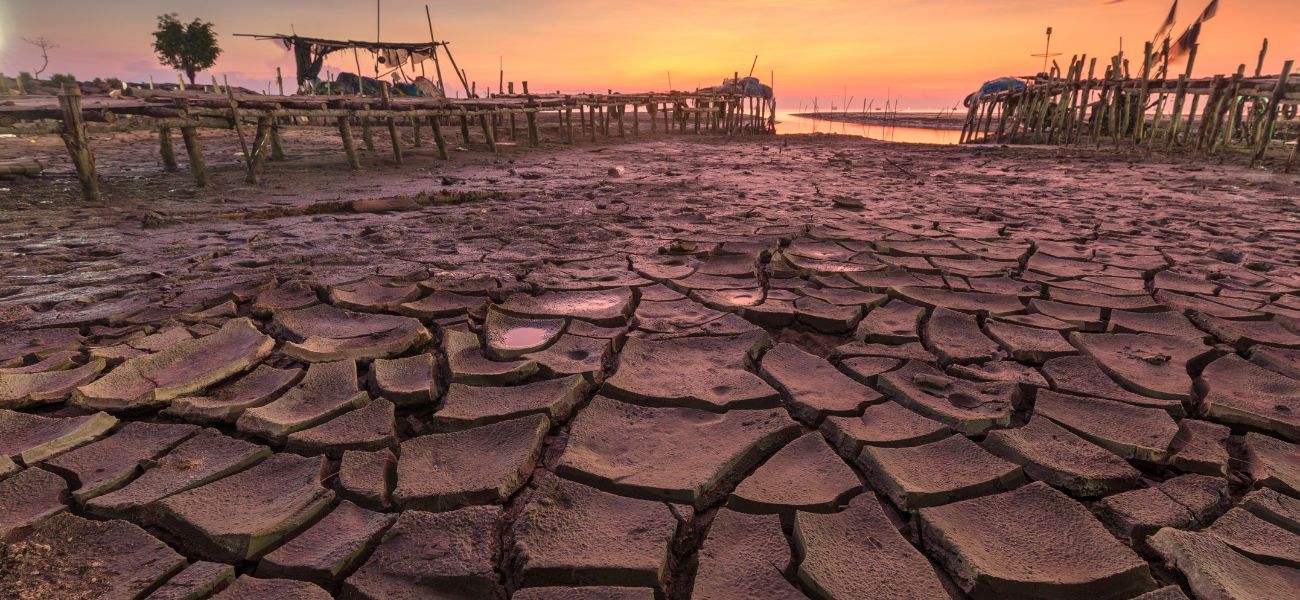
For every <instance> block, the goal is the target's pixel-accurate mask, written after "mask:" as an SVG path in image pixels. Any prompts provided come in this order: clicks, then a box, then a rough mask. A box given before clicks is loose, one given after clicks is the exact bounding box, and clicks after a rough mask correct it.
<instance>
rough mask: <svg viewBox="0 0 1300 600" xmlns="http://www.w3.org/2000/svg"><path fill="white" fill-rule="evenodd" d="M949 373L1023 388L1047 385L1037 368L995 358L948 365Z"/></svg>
mask: <svg viewBox="0 0 1300 600" xmlns="http://www.w3.org/2000/svg"><path fill="white" fill-rule="evenodd" d="M944 371H945V372H947V373H948V374H949V375H953V376H955V377H961V378H963V379H969V380H971V381H996V382H1005V383H1015V384H1018V385H1020V387H1021V388H1023V389H1028V388H1045V387H1049V386H1048V384H1047V380H1046V379H1044V378H1043V375H1042V374H1041V373H1039V372H1038V369H1035V368H1034V367H1031V366H1029V365H1024V364H1020V363H1018V362H1013V361H1009V360H995V361H991V362H986V363H983V364H977V365H948V368H947V369H944Z"/></svg>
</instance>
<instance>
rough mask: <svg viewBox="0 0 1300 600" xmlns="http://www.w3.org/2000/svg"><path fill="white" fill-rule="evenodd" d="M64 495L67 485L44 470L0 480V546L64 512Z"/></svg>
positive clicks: (32, 470) (0, 563)
mask: <svg viewBox="0 0 1300 600" xmlns="http://www.w3.org/2000/svg"><path fill="white" fill-rule="evenodd" d="M67 495H68V482H66V481H64V480H63V478H62V477H59V476H58V475H55V474H54V473H51V472H49V471H46V470H44V469H38V468H35V467H33V468H30V469H26V470H23V471H19V472H18V474H17V475H14V476H13V477H9V478H7V479H4V480H0V543H3V542H10V541H16V540H17V539H18V538H20V537H22V536H23V534H25V533H27V531H28V530H29V529H30V528H31V527H32V526H34V525H37V524H39V523H40V522H41V521H44V520H45V519H48V518H49V517H52V516H54V515H57V514H59V513H61V512H63V511H64V510H67V508H68V507H67V506H66V505H65V504H64V500H65V499H66V498H67ZM3 564H4V561H0V565H3ZM2 571H3V569H0V572H2Z"/></svg>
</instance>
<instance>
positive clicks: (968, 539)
mask: <svg viewBox="0 0 1300 600" xmlns="http://www.w3.org/2000/svg"><path fill="white" fill-rule="evenodd" d="M920 527H921V542H922V545H923V546H924V547H925V548H926V549H927V550H929V551H930V553H931V555H932V556H935V557H937V558H938V560H939V563H940V564H942V565H944V567H945V568H946V569H947V571H948V573H949V574H951V575H952V577H953V579H954V580H955V581H956V582H957V584H958V585H959V586H960V587H961V588H962V589H963V590H965V591H966V592H967V593H969V594H970V595H971V596H972V597H974V598H977V599H981V598H1059V599H1062V600H1070V599H1087V600H1096V599H1121V598H1129V597H1132V596H1134V595H1136V594H1139V593H1141V592H1146V591H1149V590H1152V589H1154V588H1155V587H1156V586H1155V582H1154V581H1153V580H1152V578H1151V574H1150V571H1149V570H1148V569H1147V564H1146V562H1145V561H1143V560H1142V559H1141V558H1140V557H1139V556H1138V555H1137V554H1135V553H1134V552H1133V551H1132V550H1130V549H1128V548H1127V547H1125V546H1124V545H1123V544H1121V543H1119V541H1118V540H1116V539H1115V538H1113V537H1111V536H1110V534H1109V533H1107V532H1106V529H1105V528H1104V527H1102V526H1101V524H1100V523H1098V522H1097V520H1096V519H1094V518H1093V516H1092V515H1091V514H1088V511H1087V509H1085V508H1083V506H1082V505H1080V504H1079V503H1077V502H1075V501H1074V500H1071V499H1070V498H1069V497H1068V496H1066V495H1065V494H1062V493H1060V492H1058V491H1056V490H1054V489H1052V488H1051V487H1050V486H1048V485H1047V484H1045V483H1042V482H1036V483H1031V484H1029V485H1026V486H1024V487H1021V488H1019V489H1016V490H1013V491H1010V492H1006V493H1002V494H998V495H995V496H985V497H982V498H975V499H972V500H966V501H963V502H957V503H955V504H949V505H947V506H936V507H931V508H923V509H921V511H920ZM1063 540H1068V541H1069V542H1068V543H1063Z"/></svg>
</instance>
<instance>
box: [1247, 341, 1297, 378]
mask: <svg viewBox="0 0 1300 600" xmlns="http://www.w3.org/2000/svg"><path fill="white" fill-rule="evenodd" d="M1250 362H1253V363H1255V364H1257V365H1259V366H1261V367H1264V368H1266V369H1268V370H1270V371H1273V372H1274V373H1281V374H1283V375H1286V376H1287V377H1290V378H1291V379H1297V380H1300V350H1284V349H1280V348H1268V347H1265V346H1256V347H1255V348H1253V349H1252V350H1251V351H1250Z"/></svg>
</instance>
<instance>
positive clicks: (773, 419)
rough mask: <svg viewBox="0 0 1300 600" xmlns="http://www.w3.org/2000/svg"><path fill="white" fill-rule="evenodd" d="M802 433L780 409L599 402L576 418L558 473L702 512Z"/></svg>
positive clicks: (606, 488)
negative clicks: (717, 409)
mask: <svg viewBox="0 0 1300 600" xmlns="http://www.w3.org/2000/svg"><path fill="white" fill-rule="evenodd" d="M798 432H799V426H798V425H797V424H796V423H795V422H794V421H792V420H790V418H789V417H787V416H785V414H784V411H780V410H766V411H730V412H727V413H721V414H718V413H710V412H706V411H700V410H694V409H690V408H649V407H644V406H637V405H634V404H628V403H625V402H621V401H618V400H613V399H610V398H607V397H604V396H597V397H596V398H595V399H593V400H592V401H591V403H590V404H588V405H587V407H586V408H584V409H583V410H582V411H581V412H579V413H578V416H577V417H575V418H574V420H573V425H572V427H571V428H570V431H569V442H568V446H567V447H566V448H565V451H564V454H563V456H561V457H560V463H559V465H558V466H557V472H558V473H559V474H561V475H564V476H566V477H571V478H574V479H578V480H581V481H585V482H590V483H591V484H593V485H595V486H597V487H600V488H602V489H605V490H610V491H614V492H616V493H620V494H627V495H632V496H636V497H642V498H655V499H662V500H667V501H669V502H677V503H681V504H691V505H693V506H695V507H697V508H699V507H704V506H708V505H711V504H713V503H714V502H716V501H717V500H720V499H721V498H722V497H724V496H725V495H726V494H727V492H728V490H729V489H730V487H731V485H734V484H735V483H737V482H738V480H739V478H740V477H742V476H743V475H744V473H747V472H749V471H750V470H751V469H752V468H753V467H754V466H756V465H757V464H759V463H760V462H762V460H763V458H764V457H765V456H768V455H769V454H771V452H772V451H773V450H775V449H776V448H779V447H780V446H781V445H783V444H785V443H786V442H788V441H790V440H791V439H793V438H794V437H796V436H797V435H798Z"/></svg>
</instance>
